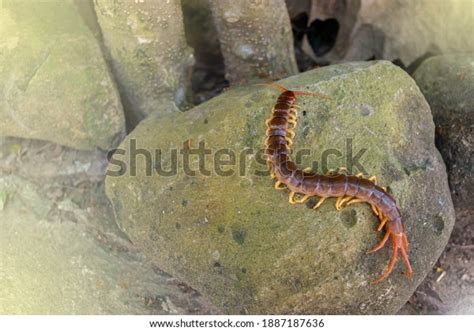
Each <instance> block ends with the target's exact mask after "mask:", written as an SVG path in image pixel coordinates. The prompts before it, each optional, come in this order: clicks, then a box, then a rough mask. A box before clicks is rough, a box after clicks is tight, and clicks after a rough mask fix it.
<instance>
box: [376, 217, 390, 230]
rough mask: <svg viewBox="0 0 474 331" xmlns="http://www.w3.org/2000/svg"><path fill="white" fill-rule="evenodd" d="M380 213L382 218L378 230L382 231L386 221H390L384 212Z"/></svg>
mask: <svg viewBox="0 0 474 331" xmlns="http://www.w3.org/2000/svg"><path fill="white" fill-rule="evenodd" d="M380 215H381V216H382V218H381V219H380V224H379V225H378V226H377V231H382V229H383V227H384V225H385V223H387V221H388V218H387V217H385V215H382V214H380Z"/></svg>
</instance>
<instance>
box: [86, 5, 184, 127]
mask: <svg viewBox="0 0 474 331" xmlns="http://www.w3.org/2000/svg"><path fill="white" fill-rule="evenodd" d="M94 4H95V10H96V13H97V17H98V19H99V24H100V27H101V30H102V34H103V37H104V41H105V45H106V48H107V50H108V52H109V55H110V58H111V60H112V67H113V70H114V73H115V76H116V77H117V83H118V85H119V88H120V91H121V94H122V96H123V102H124V107H125V109H126V111H127V116H128V119H129V121H130V122H131V123H132V124H136V123H137V122H138V121H140V120H141V119H143V118H144V117H146V116H147V115H149V114H151V113H153V112H169V111H175V110H177V108H176V106H178V107H179V106H182V105H183V104H184V103H185V101H186V98H187V94H188V93H189V91H188V88H189V79H188V78H189V74H190V71H189V70H190V66H191V65H192V64H193V55H192V53H191V49H190V48H189V47H188V46H187V44H186V39H185V35H184V25H183V14H182V11H181V1H180V0H168V1H135V0H121V1H109V0H98V1H95V2H94Z"/></svg>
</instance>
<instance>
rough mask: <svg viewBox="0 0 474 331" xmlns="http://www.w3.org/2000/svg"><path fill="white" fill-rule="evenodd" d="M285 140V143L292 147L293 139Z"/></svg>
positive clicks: (287, 138)
mask: <svg viewBox="0 0 474 331" xmlns="http://www.w3.org/2000/svg"><path fill="white" fill-rule="evenodd" d="M285 139H286V142H287V143H288V145H290V146H291V145H293V139H291V138H290V137H285Z"/></svg>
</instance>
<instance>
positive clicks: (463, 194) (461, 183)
mask: <svg viewBox="0 0 474 331" xmlns="http://www.w3.org/2000/svg"><path fill="white" fill-rule="evenodd" d="M413 78H414V79H415V80H416V82H417V84H418V86H419V87H420V89H421V91H422V92H423V94H424V95H425V97H426V100H427V101H428V103H429V104H430V107H431V112H432V113H433V120H434V122H435V126H436V143H437V147H438V149H439V150H440V152H441V155H442V156H443V159H444V161H445V162H446V166H447V170H448V179H449V184H450V186H451V190H452V196H453V202H454V207H455V209H456V213H457V214H464V213H466V212H467V211H468V210H469V211H470V212H469V213H470V214H471V215H473V214H474V207H473V206H472V197H473V196H474V177H473V176H472V174H473V171H474V134H473V130H474V93H473V92H474V56H472V55H451V56H436V57H432V58H429V59H428V60H426V61H425V62H423V64H422V65H421V66H420V67H419V68H418V69H417V70H416V72H415V73H414V75H413Z"/></svg>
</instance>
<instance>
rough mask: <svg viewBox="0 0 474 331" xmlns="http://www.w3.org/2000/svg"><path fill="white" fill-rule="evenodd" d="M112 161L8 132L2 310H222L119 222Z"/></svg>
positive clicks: (0, 187)
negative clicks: (108, 175)
mask: <svg viewBox="0 0 474 331" xmlns="http://www.w3.org/2000/svg"><path fill="white" fill-rule="evenodd" d="M104 161H105V162H104ZM102 164H106V160H104V155H103V154H99V153H89V152H82V151H81V152H78V151H77V150H72V149H66V148H63V147H61V146H59V145H55V144H52V143H47V142H38V141H31V140H20V139H13V138H9V139H0V314H176V313H179V314H189V313H207V314H209V313H213V312H215V309H212V308H210V306H209V304H208V303H206V301H205V300H203V298H202V297H201V296H199V295H197V294H196V292H195V291H193V290H191V289H189V288H188V287H186V286H183V284H181V283H179V282H177V281H176V280H175V279H173V278H172V277H170V276H169V275H167V274H165V273H163V272H162V271H160V270H159V269H158V268H156V267H155V266H154V265H152V264H151V263H150V262H149V261H147V260H146V259H145V258H144V256H143V254H142V253H141V252H140V251H139V250H137V249H136V248H135V247H134V246H133V245H132V244H131V243H130V241H129V240H128V239H127V238H126V237H125V236H124V235H123V233H122V232H121V231H120V230H119V229H118V228H117V225H116V224H115V222H114V219H113V213H112V210H111V208H110V204H109V202H108V200H107V198H106V197H105V194H104V192H103V184H102V182H101V181H102V180H103V171H104V168H103V167H102Z"/></svg>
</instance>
